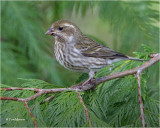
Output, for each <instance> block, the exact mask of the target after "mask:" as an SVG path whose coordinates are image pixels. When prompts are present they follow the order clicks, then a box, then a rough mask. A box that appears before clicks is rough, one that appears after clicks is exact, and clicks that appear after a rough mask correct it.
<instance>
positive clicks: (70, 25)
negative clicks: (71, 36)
mask: <svg viewBox="0 0 160 128" xmlns="http://www.w3.org/2000/svg"><path fill="white" fill-rule="evenodd" d="M63 25H64V26H69V27H72V28H74V29H75V27H74V25H72V24H63Z"/></svg>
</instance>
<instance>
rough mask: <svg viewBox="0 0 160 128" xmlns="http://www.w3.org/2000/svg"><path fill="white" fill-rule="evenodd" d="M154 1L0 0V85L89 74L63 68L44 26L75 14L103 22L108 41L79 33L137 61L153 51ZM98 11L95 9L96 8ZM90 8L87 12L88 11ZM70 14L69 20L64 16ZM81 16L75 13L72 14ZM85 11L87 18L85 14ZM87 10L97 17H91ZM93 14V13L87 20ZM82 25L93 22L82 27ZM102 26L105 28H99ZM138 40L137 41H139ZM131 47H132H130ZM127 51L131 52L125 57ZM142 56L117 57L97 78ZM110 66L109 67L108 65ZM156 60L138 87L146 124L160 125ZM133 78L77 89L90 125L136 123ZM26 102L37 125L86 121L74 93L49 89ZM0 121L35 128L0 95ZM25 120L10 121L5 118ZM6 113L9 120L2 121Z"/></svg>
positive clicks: (59, 81) (63, 82)
mask: <svg viewBox="0 0 160 128" xmlns="http://www.w3.org/2000/svg"><path fill="white" fill-rule="evenodd" d="M158 4H159V2H156V1H134V2H132V1H105V2H104V1H103V2H102V1H97V2H92V1H90V2H88V1H77V2H76V1H66V2H65V1H60V2H59V1H35V2H31V1H29V2H28V1H21V2H20V1H18V2H14V1H2V2H1V14H2V16H1V30H2V31H1V32H2V35H1V51H2V54H1V70H2V76H1V83H2V84H1V87H3V88H11V87H26V88H43V89H47V88H48V89H50V88H61V87H68V86H72V85H74V84H75V83H79V82H82V81H84V80H85V79H86V78H88V76H87V75H86V74H82V75H81V76H79V74H78V73H74V72H72V71H69V70H66V69H64V68H63V67H62V66H60V65H59V64H58V63H57V61H56V60H55V57H54V56H53V44H54V43H53V42H54V41H53V39H52V38H51V37H48V36H45V34H44V33H45V31H46V30H47V29H48V28H49V27H50V25H51V24H52V23H53V22H54V21H56V20H59V19H68V20H71V21H72V20H73V21H74V19H75V21H76V19H77V18H81V21H79V22H78V23H76V22H75V23H76V24H77V25H78V24H82V25H83V26H84V24H83V23H85V22H83V19H86V17H88V18H87V20H88V21H91V22H92V21H93V22H94V20H95V21H100V23H101V24H100V25H97V26H100V28H101V29H103V28H107V30H106V32H107V31H109V32H110V33H111V35H112V37H109V36H107V34H104V36H105V37H106V39H107V38H109V40H111V42H108V41H107V44H106V41H102V40H101V39H99V38H97V37H98V34H102V33H98V32H97V36H96V37H95V36H93V35H90V33H86V34H87V35H89V36H90V37H91V38H92V39H94V40H95V41H97V42H99V43H101V44H103V45H106V46H109V45H110V44H111V43H112V46H113V47H112V48H113V49H114V50H117V51H120V52H122V53H125V54H127V55H130V56H135V57H137V58H142V59H146V60H148V59H150V58H149V57H148V55H150V54H151V53H157V52H158V50H159V49H158V43H159V38H158V37H159V27H158V22H159V11H158ZM95 10H96V13H97V14H94V13H93V12H95ZM89 12H90V13H89ZM73 13H75V14H76V17H74V18H67V17H71V16H73ZM79 14H80V15H79ZM88 14H89V16H88ZM94 15H97V17H95V16H94ZM90 16H93V17H94V19H90ZM85 26H86V27H88V30H93V27H96V26H91V27H89V25H86V24H85ZM104 26H105V27H104ZM141 44H142V45H141ZM133 51H134V52H133ZM132 52H133V54H134V55H132ZM143 63H144V62H135V61H130V60H128V61H120V62H117V63H115V64H114V65H112V66H111V67H105V68H103V69H101V70H100V71H99V72H97V74H96V76H95V77H103V76H106V75H109V74H113V73H116V72H121V71H125V70H128V69H132V68H135V67H137V66H140V65H142V64H143ZM109 68H112V70H111V71H110V70H109ZM158 69H159V67H158V63H157V64H155V65H153V66H152V67H150V68H149V69H147V70H145V71H144V72H143V73H142V74H141V75H140V77H141V92H142V100H143V104H144V114H145V121H146V126H147V127H159V123H158V122H159V107H158V105H159V92H158V87H159V72H158ZM137 88H138V85H137V79H136V77H135V76H134V75H130V76H126V77H124V78H118V79H114V80H110V81H107V82H105V83H103V84H100V85H98V86H97V87H96V88H94V89H92V90H88V91H85V92H80V93H81V96H82V98H83V101H84V103H85V105H86V107H87V109H88V114H89V117H90V119H91V123H92V126H93V127H141V126H142V124H141V119H140V118H139V117H140V108H139V103H138V91H137ZM34 94H35V92H34V91H28V90H16V91H4V90H3V91H2V90H1V94H0V95H1V97H17V98H27V97H30V96H32V95H34ZM51 95H52V94H44V95H41V96H40V97H38V98H36V99H34V100H32V101H29V102H28V106H29V107H30V109H31V112H32V113H33V115H34V117H35V120H36V122H37V124H38V126H39V127H89V126H90V125H89V123H88V121H87V120H86V116H85V110H84V107H83V106H82V103H81V102H80V100H79V98H78V94H77V93H76V92H73V91H64V92H61V93H55V94H54V98H53V99H52V100H51V101H49V102H45V103H43V104H41V102H43V101H44V100H45V99H46V98H47V97H49V96H51ZM0 113H1V127H34V124H33V120H32V118H31V117H30V114H29V113H28V111H27V110H26V108H25V106H24V105H23V103H21V102H16V101H7V100H5V101H1V112H0ZM15 118H19V119H24V120H23V121H9V119H15ZM7 119H8V120H7Z"/></svg>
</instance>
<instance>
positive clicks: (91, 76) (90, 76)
mask: <svg viewBox="0 0 160 128" xmlns="http://www.w3.org/2000/svg"><path fill="white" fill-rule="evenodd" d="M94 75H95V72H94V71H92V70H91V71H89V78H88V80H86V81H85V82H83V84H82V85H81V87H83V86H84V85H85V84H87V83H88V82H89V81H90V80H91V79H92V78H93V77H94Z"/></svg>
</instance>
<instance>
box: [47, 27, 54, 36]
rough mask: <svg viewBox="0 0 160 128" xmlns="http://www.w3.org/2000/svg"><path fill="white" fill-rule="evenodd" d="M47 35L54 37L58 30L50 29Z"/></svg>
mask: <svg viewBox="0 0 160 128" xmlns="http://www.w3.org/2000/svg"><path fill="white" fill-rule="evenodd" d="M45 34H47V35H53V36H54V35H55V34H56V30H54V29H53V28H50V29H49V30H47V32H46V33H45Z"/></svg>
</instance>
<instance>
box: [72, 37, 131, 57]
mask: <svg viewBox="0 0 160 128" xmlns="http://www.w3.org/2000/svg"><path fill="white" fill-rule="evenodd" d="M75 47H76V48H77V49H78V50H80V51H81V54H82V55H84V56H86V57H95V58H102V59H117V58H124V59H126V58H128V57H127V56H126V55H124V54H122V53H118V52H115V51H114V50H112V49H110V48H108V47H104V46H103V45H101V44H98V43H96V42H95V41H93V40H91V39H90V38H88V37H87V36H84V35H83V36H82V37H81V39H80V41H79V42H78V43H76V44H75Z"/></svg>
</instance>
